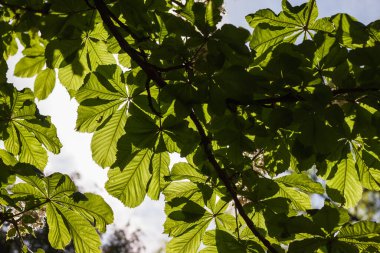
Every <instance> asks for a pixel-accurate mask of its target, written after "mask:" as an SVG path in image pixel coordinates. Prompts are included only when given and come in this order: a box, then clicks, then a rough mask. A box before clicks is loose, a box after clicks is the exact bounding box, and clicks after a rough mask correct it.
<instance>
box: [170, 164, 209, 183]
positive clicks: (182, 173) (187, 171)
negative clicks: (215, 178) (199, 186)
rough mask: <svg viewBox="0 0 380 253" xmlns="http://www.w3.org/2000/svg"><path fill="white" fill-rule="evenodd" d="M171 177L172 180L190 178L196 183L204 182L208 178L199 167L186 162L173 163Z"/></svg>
mask: <svg viewBox="0 0 380 253" xmlns="http://www.w3.org/2000/svg"><path fill="white" fill-rule="evenodd" d="M170 178H171V179H172V180H183V179H189V180H190V181H192V182H194V183H204V182H205V181H206V180H207V177H206V176H204V175H202V174H201V173H200V172H199V171H198V169H197V168H195V167H194V166H192V165H190V164H189V163H185V162H180V163H176V164H174V165H173V168H172V170H171V173H170Z"/></svg>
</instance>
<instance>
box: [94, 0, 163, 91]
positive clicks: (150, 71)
mask: <svg viewBox="0 0 380 253" xmlns="http://www.w3.org/2000/svg"><path fill="white" fill-rule="evenodd" d="M94 3H95V7H96V9H97V10H98V11H99V14H100V16H101V18H102V20H103V21H104V23H105V25H106V26H107V27H108V29H109V30H110V32H111V33H112V35H113V36H114V37H115V39H116V40H117V42H118V43H119V45H120V47H121V48H122V49H123V50H124V51H125V52H126V53H127V54H128V55H129V56H130V57H131V59H132V60H133V61H135V62H136V63H137V65H139V66H140V67H141V68H142V70H143V71H144V72H145V73H146V74H147V76H148V77H149V78H150V79H151V80H152V81H154V82H155V83H156V84H157V85H158V86H159V87H164V86H165V85H166V83H165V81H164V80H163V79H162V78H161V76H160V73H159V72H158V71H156V69H155V68H154V66H152V65H151V64H149V63H148V62H146V61H145V60H144V59H143V58H141V56H140V53H139V52H138V51H137V50H136V49H134V48H133V47H132V46H131V45H130V44H129V43H128V42H127V41H126V40H125V39H124V37H123V36H122V35H121V34H120V33H119V31H118V29H117V27H116V26H115V25H114V24H113V21H112V20H111V18H110V16H109V11H108V8H107V6H106V4H105V3H104V2H103V1H102V0H94Z"/></svg>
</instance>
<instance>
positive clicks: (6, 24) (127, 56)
mask: <svg viewBox="0 0 380 253" xmlns="http://www.w3.org/2000/svg"><path fill="white" fill-rule="evenodd" d="M0 5H1V6H2V8H1V9H0V13H1V19H0V22H1V24H0V34H1V37H2V40H1V47H0V51H1V53H2V56H3V57H2V58H1V61H0V70H1V71H0V72H1V76H0V81H1V86H0V92H1V98H0V103H1V107H0V110H1V114H0V115H1V119H0V121H1V124H0V127H1V135H0V136H1V139H2V140H3V142H4V147H5V149H4V150H1V152H0V157H1V160H2V163H1V187H2V189H1V193H2V195H1V199H0V200H1V205H2V208H3V211H2V213H1V220H2V222H3V223H4V222H8V223H11V224H13V227H14V230H12V229H10V230H9V231H8V236H9V237H13V236H15V235H17V236H19V237H20V236H22V235H24V234H25V233H33V228H31V226H30V225H29V224H30V222H29V223H28V222H26V223H25V222H24V219H26V220H30V219H31V218H30V215H29V216H28V213H29V212H30V211H32V210H46V217H47V224H48V226H49V242H50V243H51V245H52V246H53V247H55V248H57V249H62V248H64V247H65V246H66V245H67V244H68V243H69V242H70V241H71V240H72V241H73V243H74V246H75V250H76V252H78V253H81V252H86V253H87V252H100V249H99V247H100V240H99V236H98V235H97V233H96V232H95V230H94V228H96V229H98V230H99V231H104V230H105V226H106V225H107V224H109V223H111V222H112V219H113V218H112V211H111V209H110V208H109V207H108V205H107V204H106V203H105V202H104V201H103V200H102V199H101V198H100V197H99V196H97V195H94V194H89V193H84V194H82V193H78V192H76V188H75V185H74V184H73V183H72V181H71V180H70V178H69V177H67V176H65V175H62V174H58V173H55V174H53V175H50V176H44V175H42V172H41V171H42V170H43V168H44V167H45V165H46V161H47V151H50V152H53V153H58V152H59V150H60V147H61V144H60V142H59V140H58V139H57V137H56V129H55V127H54V126H53V124H52V123H51V122H50V119H49V117H46V116H42V115H40V114H39V113H38V109H37V107H36V105H35V103H34V100H35V98H37V99H45V98H46V97H48V95H49V94H50V92H51V91H52V89H53V88H54V86H55V83H56V82H57V81H56V76H58V80H59V81H60V83H62V85H63V86H65V87H66V89H67V90H68V92H69V94H70V95H71V96H72V97H73V98H75V99H76V100H77V101H78V102H79V104H80V105H79V108H78V117H77V122H76V129H77V130H78V131H81V132H90V133H94V134H93V138H92V143H91V149H92V155H93V159H94V160H95V161H96V162H97V163H98V164H99V165H100V166H102V167H104V168H109V170H108V181H107V183H106V186H105V188H106V189H107V191H108V192H109V193H110V194H111V195H113V196H115V197H116V198H118V199H119V200H120V201H122V202H123V203H124V204H125V205H126V206H129V207H135V206H137V205H139V204H140V203H141V202H142V201H143V200H144V198H145V196H146V195H148V196H149V197H150V198H152V199H158V197H159V195H160V194H161V193H162V194H164V196H165V201H166V208H165V212H166V214H167V220H166V222H165V224H164V229H165V233H167V234H169V235H170V236H171V237H172V240H171V241H170V242H169V244H168V246H167V252H169V253H170V252H188V253H191V252H197V251H198V250H199V248H200V245H201V242H203V244H204V245H205V247H204V248H203V249H201V252H208V253H209V252H272V253H274V252H291V253H296V252H319V253H321V252H328V253H332V252H378V251H379V250H380V241H379V239H380V238H379V232H380V227H379V225H378V224H377V223H375V222H371V221H360V222H352V221H351V220H350V216H349V214H348V211H347V209H348V208H351V207H355V206H356V205H357V204H358V201H359V200H360V199H361V197H362V191H363V188H364V189H367V190H371V191H378V190H379V189H380V172H379V169H380V166H379V164H380V160H379V155H380V141H379V137H378V136H379V129H380V114H379V107H380V106H379V99H380V92H379V88H380V84H379V80H380V79H379V77H380V76H379V73H380V71H379V70H380V61H379V58H378V57H377V56H378V55H379V54H380V43H379V41H380V25H379V24H380V23H379V22H380V21H375V22H372V23H370V24H369V25H364V24H362V23H360V22H359V21H357V20H356V19H355V18H353V17H351V16H350V15H348V14H337V15H334V16H332V17H328V18H322V19H318V10H317V5H316V1H315V0H310V1H307V2H306V3H304V4H302V5H300V6H292V5H291V4H290V3H289V2H288V1H286V0H283V1H282V9H283V10H282V12H280V13H279V14H276V13H274V12H273V11H271V10H269V9H265V10H260V11H258V12H256V13H253V14H250V15H248V16H247V17H246V19H247V22H248V23H249V24H250V26H251V27H252V28H253V32H252V33H250V32H249V31H247V30H245V29H243V28H240V27H235V26H233V25H231V24H224V25H222V26H218V24H219V22H220V21H221V19H222V16H221V15H222V12H223V1H222V0H208V1H194V0H186V1H177V0H147V1H143V0H122V1H114V0H107V1H103V0H93V1H90V0H88V1H74V0H66V1H57V0H47V1H42V0H35V1H28V2H24V1H19V0H1V1H0ZM17 41H18V42H19V43H21V45H22V47H23V50H22V53H23V55H24V57H23V58H21V59H20V61H19V62H18V63H17V65H16V68H15V69H14V75H16V76H19V77H34V76H36V79H35V83H34V92H32V91H30V90H27V89H25V90H21V91H18V90H16V89H15V88H14V87H13V85H12V84H7V82H6V76H5V74H6V71H7V63H6V60H7V59H8V58H9V57H11V56H12V55H14V54H15V53H16V52H17V51H18V50H19V49H18V45H17ZM247 42H249V46H248V43H247ZM20 50H21V49H20ZM173 152H177V153H180V154H181V156H182V157H185V158H186V161H187V162H182V163H177V164H175V165H174V166H173V168H171V169H169V162H170V157H169V153H173ZM312 172H313V173H315V176H316V178H317V180H314V179H312V177H311V176H310V175H311V173H312ZM15 176H16V177H17V178H19V179H21V180H22V181H23V183H19V182H18V181H17V183H15ZM320 182H324V183H323V184H321V183H320ZM311 194H320V195H323V196H324V197H325V204H324V207H323V208H322V209H320V210H314V209H312V206H311V200H310V196H311ZM25 217H27V218H25ZM214 225H215V226H214ZM83 233H85V234H86V236H82V235H83Z"/></svg>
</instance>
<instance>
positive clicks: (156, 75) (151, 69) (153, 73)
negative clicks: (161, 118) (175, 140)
mask: <svg viewBox="0 0 380 253" xmlns="http://www.w3.org/2000/svg"><path fill="white" fill-rule="evenodd" d="M94 3H95V7H96V9H97V10H98V11H99V14H100V16H101V18H102V20H103V22H104V23H105V25H106V26H107V27H108V29H109V31H110V32H111V33H112V35H113V36H114V37H115V38H116V40H117V41H118V43H119V45H120V47H121V48H122V49H123V50H124V51H125V52H126V53H127V54H128V55H129V56H130V57H131V59H132V60H134V61H135V62H136V63H137V64H138V65H139V66H140V67H141V68H142V70H143V71H144V72H145V73H146V75H147V76H148V78H149V79H150V80H152V81H154V82H155V83H156V85H157V86H158V87H160V88H163V87H164V86H166V85H167V83H166V81H165V80H164V79H163V78H162V77H161V75H160V70H159V69H157V68H156V67H155V66H153V65H151V64H150V63H148V62H146V60H145V59H143V58H141V57H140V55H139V53H138V52H137V51H136V50H135V49H134V48H133V47H132V46H131V45H130V44H129V43H128V42H127V41H126V40H125V39H124V38H123V36H122V35H121V34H120V33H119V31H118V29H117V27H116V26H115V25H114V23H113V21H112V19H111V17H110V16H109V12H108V8H107V6H106V4H105V3H104V2H103V0H94ZM190 119H191V120H192V121H193V123H194V124H195V126H196V128H197V131H198V133H199V135H200V137H201V145H202V147H203V149H204V152H205V153H206V155H207V159H208V161H209V162H210V164H211V165H212V166H213V167H214V170H215V171H216V173H217V175H218V177H219V178H220V180H221V181H222V182H223V184H224V185H225V186H226V188H227V190H228V193H229V194H230V195H231V198H232V199H233V201H234V203H235V206H236V208H237V210H238V211H239V214H240V215H241V217H242V218H243V219H244V221H245V223H246V224H247V226H248V227H249V229H250V230H251V231H252V233H253V234H254V235H255V236H256V237H257V238H258V239H259V240H260V241H261V242H262V244H263V245H265V247H266V248H267V249H268V251H269V252H271V253H277V250H276V249H275V248H274V247H273V246H272V245H271V243H270V242H269V241H268V240H267V239H266V238H265V237H264V236H263V235H261V234H260V232H259V231H258V230H257V229H256V227H255V225H254V223H253V222H252V220H251V219H250V218H249V217H248V215H247V213H246V212H245V210H244V208H243V206H242V204H241V203H240V201H239V199H238V196H237V193H236V192H235V190H234V188H233V186H232V184H231V182H230V180H229V179H228V176H227V174H226V172H225V171H224V170H223V169H222V168H221V167H220V165H219V164H218V162H217V161H216V158H215V156H214V153H213V150H212V148H211V141H210V139H209V138H208V137H207V134H206V132H205V130H204V128H203V126H202V124H201V122H200V121H199V119H198V117H197V116H196V114H195V112H194V111H193V110H192V111H191V113H190Z"/></svg>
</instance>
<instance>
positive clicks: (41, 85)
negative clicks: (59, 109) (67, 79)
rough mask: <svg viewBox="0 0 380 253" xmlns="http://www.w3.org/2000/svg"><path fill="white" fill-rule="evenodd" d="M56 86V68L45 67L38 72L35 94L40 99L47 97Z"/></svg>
mask: <svg viewBox="0 0 380 253" xmlns="http://www.w3.org/2000/svg"><path fill="white" fill-rule="evenodd" d="M54 86H55V70H54V69H49V68H47V69H45V70H43V71H41V72H40V73H38V75H37V77H36V80H35V81H34V94H35V95H36V97H37V98H38V99H40V100H43V99H45V98H47V97H48V96H49V95H50V93H51V92H52V91H53V89H54Z"/></svg>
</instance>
